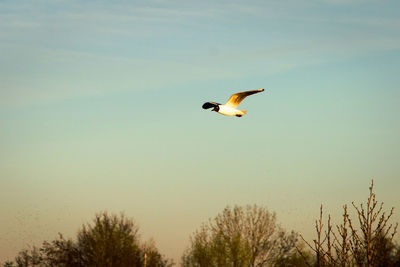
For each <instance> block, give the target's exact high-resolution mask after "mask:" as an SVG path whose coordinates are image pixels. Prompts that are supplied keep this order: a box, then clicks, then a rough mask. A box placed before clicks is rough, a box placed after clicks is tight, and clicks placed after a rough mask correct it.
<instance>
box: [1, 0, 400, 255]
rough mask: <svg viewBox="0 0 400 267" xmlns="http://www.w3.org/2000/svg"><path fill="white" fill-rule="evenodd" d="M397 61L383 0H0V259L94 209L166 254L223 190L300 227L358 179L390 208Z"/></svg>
mask: <svg viewBox="0 0 400 267" xmlns="http://www.w3.org/2000/svg"><path fill="white" fill-rule="evenodd" d="M399 69H400V3H399V2H398V1H394V0H393V1H385V0H307V1H306V0H283V1H282V0H281V1H278V0H267V1H235V0H233V1H183V0H182V1H180V0H171V1H163V0H149V1H122V0H120V1H74V0H72V1H67V0H57V1H50V0H38V1H30V0H25V1H10V0H1V1H0V214H1V216H0V262H2V261H5V260H11V259H13V258H14V256H15V255H16V253H17V252H18V251H20V250H21V249H22V248H26V247H28V245H40V244H41V242H42V241H43V240H52V239H54V238H56V237H57V236H58V232H61V233H63V235H64V236H65V237H67V238H73V237H74V236H75V235H76V233H77V231H78V230H79V229H80V227H81V226H82V224H84V223H88V222H90V221H91V220H92V218H93V217H94V215H95V214H96V213H97V212H101V211H104V210H106V211H109V212H111V213H120V212H124V213H125V215H126V216H127V217H130V218H133V219H134V221H135V222H136V223H137V224H138V225H139V227H140V233H141V236H142V239H143V240H147V239H149V238H153V239H154V240H155V242H156V245H157V247H158V248H159V249H160V251H161V252H162V253H163V254H165V255H166V256H167V257H170V258H174V259H175V261H177V262H178V261H179V258H180V256H181V255H182V253H183V251H184V249H185V248H186V247H187V246H188V244H189V237H190V235H191V234H192V233H193V232H194V231H195V230H196V229H198V228H199V227H200V225H201V224H202V223H204V222H207V221H208V219H209V218H213V217H215V216H216V215H217V214H218V213H219V212H221V211H222V210H223V208H224V207H226V206H227V205H230V206H233V205H246V204H257V205H259V206H263V207H267V208H268V209H269V210H270V211H274V212H276V214H277V220H278V222H279V223H280V225H281V226H282V227H283V228H285V229H286V230H288V231H290V230H295V231H297V232H300V233H302V234H303V235H304V236H305V237H306V238H308V239H311V238H312V237H313V234H314V233H313V231H314V221H315V219H316V218H317V217H318V216H319V207H320V205H321V204H323V205H324V209H325V211H326V213H330V214H331V215H332V216H333V218H334V222H335V220H336V219H337V220H340V215H341V212H342V206H343V205H344V204H348V205H350V204H351V202H352V201H354V202H355V203H356V204H357V203H361V202H363V201H365V200H366V198H367V197H368V193H369V191H368V187H369V186H370V183H371V180H372V179H374V184H375V192H376V195H377V200H378V201H380V202H384V203H385V206H384V207H385V209H386V210H389V209H390V208H391V207H395V214H394V215H393V220H392V222H393V223H394V222H399V221H400V196H399V193H398V192H399V190H400V179H399V178H400V177H399V174H400V164H399V163H400V86H399V84H400V75H399ZM258 88H265V89H266V90H265V92H263V93H260V94H257V95H253V96H250V97H248V98H246V100H245V101H244V102H243V103H242V104H241V106H240V107H241V108H242V109H244V110H247V111H248V113H247V115H246V116H244V117H242V118H237V117H226V116H223V115H220V114H217V113H214V112H210V111H209V110H203V109H202V108H201V106H202V104H203V103H204V102H206V101H215V102H219V103H223V102H224V101H226V100H227V99H228V98H229V96H230V95H232V94H233V93H236V92H240V91H246V90H254V89H258ZM351 212H353V211H352V210H351ZM338 222H339V221H338Z"/></svg>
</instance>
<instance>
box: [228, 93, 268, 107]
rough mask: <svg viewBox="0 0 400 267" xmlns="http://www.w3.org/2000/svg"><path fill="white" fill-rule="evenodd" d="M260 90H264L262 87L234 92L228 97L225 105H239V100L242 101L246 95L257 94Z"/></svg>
mask: <svg viewBox="0 0 400 267" xmlns="http://www.w3.org/2000/svg"><path fill="white" fill-rule="evenodd" d="M262 91H264V89H257V90H252V91H246V92H240V93H237V94H234V95H232V96H231V97H230V98H229V100H228V102H226V104H225V105H226V106H230V107H233V108H236V107H237V106H239V104H240V102H242V101H243V99H245V98H246V96H249V95H253V94H257V93H260V92H262Z"/></svg>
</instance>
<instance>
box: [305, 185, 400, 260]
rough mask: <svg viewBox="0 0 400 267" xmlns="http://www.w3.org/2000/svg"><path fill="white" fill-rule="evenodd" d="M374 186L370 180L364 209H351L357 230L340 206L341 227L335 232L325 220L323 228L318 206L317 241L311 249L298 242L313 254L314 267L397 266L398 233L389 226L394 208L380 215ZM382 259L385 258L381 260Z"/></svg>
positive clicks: (380, 210) (321, 211) (344, 208)
mask: <svg viewBox="0 0 400 267" xmlns="http://www.w3.org/2000/svg"><path fill="white" fill-rule="evenodd" d="M373 187H374V182H373V180H372V182H371V186H370V188H369V197H368V199H367V203H366V206H364V205H363V204H360V206H359V207H358V206H356V205H355V204H354V202H353V203H352V206H353V207H354V209H355V211H356V214H357V218H358V228H357V227H356V226H355V225H354V223H353V221H352V219H351V218H350V216H349V214H348V212H347V206H346V205H345V206H343V210H344V212H343V223H342V224H340V225H338V226H336V230H337V231H336V232H335V231H333V227H332V225H331V222H330V216H328V224H327V227H326V229H325V228H324V224H323V210H322V205H321V210H320V218H319V220H317V221H316V224H315V227H316V232H317V237H316V238H315V239H314V240H313V245H311V244H310V243H308V242H307V241H306V240H305V239H304V238H303V237H302V236H301V238H302V239H303V240H304V241H305V242H306V244H307V245H308V246H309V248H311V250H312V251H313V252H314V253H315V257H316V266H343V267H345V266H354V265H356V266H368V267H370V266H380V265H379V264H380V263H381V262H382V261H386V265H383V266H396V265H394V264H395V263H394V262H395V260H396V259H395V256H393V255H392V254H394V253H395V251H396V248H395V245H394V244H393V238H394V236H395V235H396V233H397V226H398V224H397V223H396V224H395V225H393V224H389V220H390V218H391V217H392V215H393V211H394V208H392V209H391V210H390V212H389V213H388V214H386V212H384V211H383V203H380V204H379V205H378V202H377V201H376V199H375V193H374V192H373ZM384 257H386V258H385V259H384Z"/></svg>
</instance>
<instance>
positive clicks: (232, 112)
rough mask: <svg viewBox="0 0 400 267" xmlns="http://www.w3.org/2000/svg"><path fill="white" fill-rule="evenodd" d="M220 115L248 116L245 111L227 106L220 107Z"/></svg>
mask: <svg viewBox="0 0 400 267" xmlns="http://www.w3.org/2000/svg"><path fill="white" fill-rule="evenodd" d="M218 113H220V114H222V115H226V116H239V117H240V116H243V115H244V114H246V111H245V110H239V109H236V108H233V107H230V106H227V105H219V110H218Z"/></svg>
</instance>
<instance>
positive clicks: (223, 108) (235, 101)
mask: <svg viewBox="0 0 400 267" xmlns="http://www.w3.org/2000/svg"><path fill="white" fill-rule="evenodd" d="M262 91H264V89H257V90H251V91H246V92H240V93H237V94H234V95H232V96H231V97H230V98H229V100H228V102H226V103H225V104H219V103H215V102H206V103H204V104H203V108H204V109H209V108H213V109H212V110H211V111H216V112H218V113H221V114H223V115H226V116H236V117H242V116H243V115H245V114H246V113H247V111H246V110H239V109H237V106H239V104H240V102H242V101H243V99H245V98H246V96H249V95H253V94H257V93H260V92H262Z"/></svg>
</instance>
